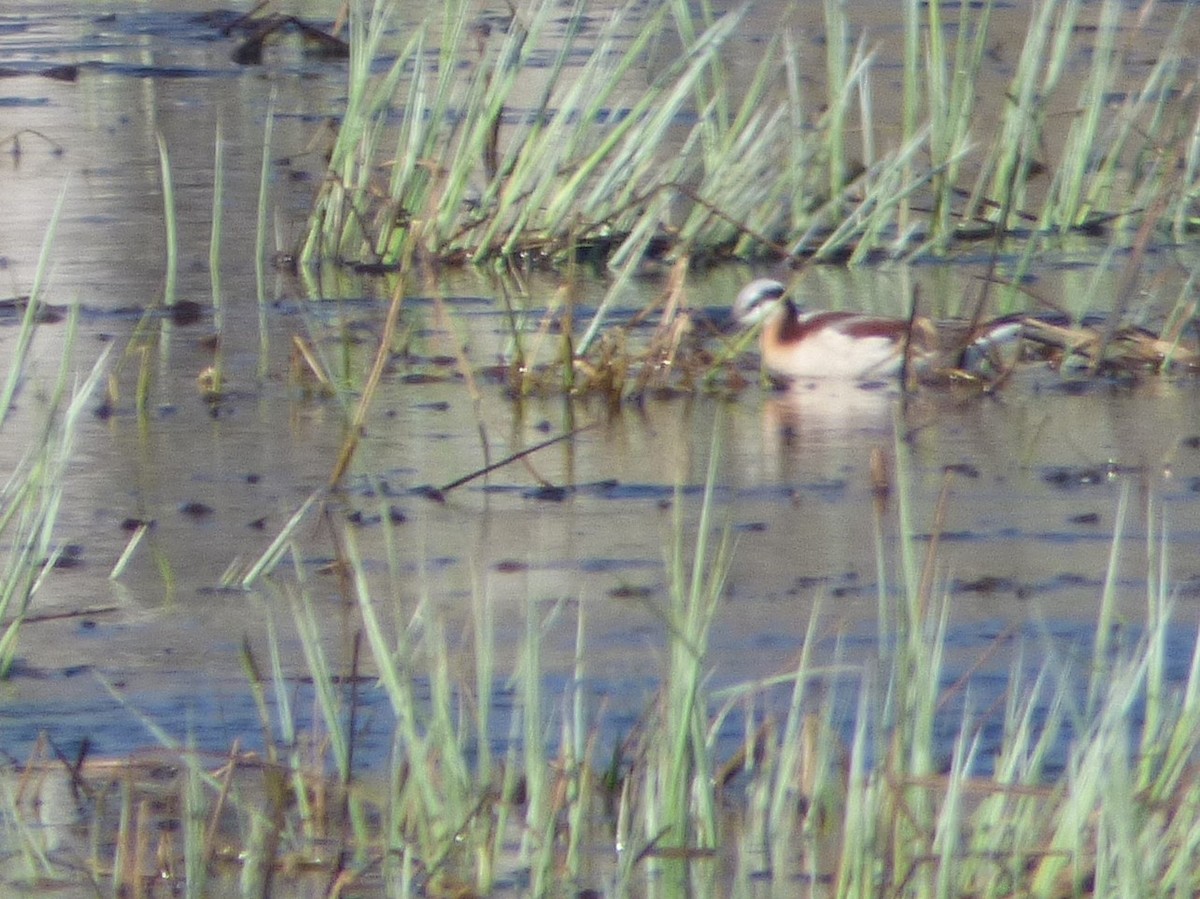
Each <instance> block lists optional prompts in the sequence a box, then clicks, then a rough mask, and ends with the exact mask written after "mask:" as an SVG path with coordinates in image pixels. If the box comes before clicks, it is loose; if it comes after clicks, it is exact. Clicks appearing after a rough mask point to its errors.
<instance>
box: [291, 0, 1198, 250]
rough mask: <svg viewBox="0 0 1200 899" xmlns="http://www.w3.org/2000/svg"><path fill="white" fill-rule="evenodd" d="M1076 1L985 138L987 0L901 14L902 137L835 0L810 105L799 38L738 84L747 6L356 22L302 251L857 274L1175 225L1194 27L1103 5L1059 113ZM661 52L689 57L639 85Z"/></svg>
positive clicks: (1027, 62) (529, 11)
mask: <svg viewBox="0 0 1200 899" xmlns="http://www.w3.org/2000/svg"><path fill="white" fill-rule="evenodd" d="M1080 10H1081V3H1080V2H1079V0H1050V2H1047V3H1043V4H1039V5H1038V6H1036V7H1034V8H1032V9H1031V11H1030V18H1029V25H1028V31H1027V34H1026V37H1025V41H1024V44H1023V51H1022V53H1021V55H1020V57H1019V59H1018V61H1017V63H1016V66H1015V70H1014V73H1013V75H1012V80H1011V82H1010V83H1009V84H1008V85H1007V87H1006V88H1005V90H1004V99H1001V98H998V97H993V98H991V99H992V100H993V101H996V100H999V101H1000V102H999V103H998V106H999V109H1000V116H999V123H998V126H997V125H996V124H995V122H994V121H993V119H994V117H995V112H994V111H993V110H992V108H991V107H989V106H987V104H984V103H982V102H981V99H980V97H979V89H978V88H979V85H980V84H981V83H982V81H983V79H981V77H980V75H981V72H982V70H983V65H984V60H985V59H986V56H987V54H988V52H989V44H990V34H991V32H990V30H989V29H990V27H991V22H992V13H993V10H992V5H991V4H990V3H987V4H983V5H982V6H981V7H964V8H962V9H961V10H959V11H958V13H957V20H956V21H954V22H951V21H948V20H947V19H946V18H945V17H946V12H945V10H943V9H941V8H940V7H937V6H936V5H933V6H930V5H928V4H917V3H905V4H904V5H903V7H902V13H901V14H902V16H903V19H904V38H903V45H902V50H901V53H902V60H903V72H904V76H903V92H904V104H903V111H902V114H901V122H900V125H899V131H898V133H896V134H893V133H890V132H886V131H883V130H882V127H883V126H881V124H880V122H879V117H878V116H877V115H876V110H875V106H874V103H875V101H874V96H875V84H876V82H877V80H878V79H879V78H880V77H890V76H880V75H879V74H877V73H876V71H875V67H876V52H875V49H874V48H873V47H872V46H871V45H870V44H869V43H868V42H867V41H866V40H858V42H857V43H854V40H855V38H854V36H853V35H852V34H851V29H850V27H849V25H848V22H847V19H846V12H845V9H844V8H843V4H841V3H835V2H829V3H826V4H825V5H824V14H825V34H826V35H827V40H826V41H825V43H824V51H823V52H824V53H825V66H824V78H825V92H824V96H821V97H819V98H818V97H809V96H808V95H807V94H806V92H805V90H804V89H803V87H802V85H803V83H804V79H803V77H802V75H801V72H800V71H799V69H798V65H799V63H798V62H797V57H798V56H799V54H800V53H801V52H802V49H801V47H800V45H799V44H798V42H797V39H796V37H795V36H794V35H792V34H791V33H790V32H788V31H787V30H786V29H785V30H782V31H781V32H779V33H778V34H776V35H773V36H772V37H771V38H770V40H769V42H768V44H767V45H766V46H765V47H763V48H762V63H761V64H760V65H759V66H758V68H757V70H756V72H755V73H754V75H753V76H752V77H751V78H750V79H749V81H748V82H747V83H746V84H745V85H739V86H734V85H732V84H731V79H730V77H729V75H728V71H727V67H726V60H725V56H724V54H726V53H727V51H728V48H729V45H730V43H731V41H733V40H734V39H735V38H736V37H737V34H738V29H739V27H740V23H741V20H742V17H743V16H744V15H745V14H746V10H745V8H740V9H739V10H737V11H734V12H731V13H728V14H726V15H723V16H719V17H718V16H716V15H715V14H713V12H712V10H711V9H710V8H709V7H708V6H707V5H704V4H702V5H701V6H700V7H698V8H697V7H695V6H693V5H690V4H685V3H668V4H662V5H661V6H659V7H657V8H656V11H654V12H653V13H650V14H647V13H646V12H645V10H642V9H640V8H639V7H637V6H636V5H635V6H630V7H624V8H621V9H619V10H617V11H615V12H614V13H613V14H612V16H611V17H610V19H609V20H608V21H607V22H605V23H603V24H601V25H600V26H599V31H598V33H597V34H594V35H590V34H585V32H584V29H583V22H584V16H583V8H582V6H581V5H579V4H577V5H575V6H574V7H572V8H571V9H570V11H569V12H568V14H567V15H566V16H565V18H564V17H563V15H562V10H561V8H560V7H558V6H556V5H554V4H551V3H547V2H545V0H534V2H531V3H530V4H529V5H528V6H526V7H523V8H521V9H519V10H515V9H514V10H513V14H512V16H511V17H505V18H504V19H503V20H499V21H491V20H487V21H483V20H480V21H472V20H471V18H470V14H471V13H470V9H469V7H468V6H467V5H466V4H464V3H461V2H459V3H455V4H451V6H449V7H448V8H447V9H446V10H445V15H444V16H443V18H442V23H441V27H440V31H439V30H438V29H437V28H436V27H435V26H434V25H433V24H430V23H426V24H424V25H418V26H417V27H416V28H415V29H413V30H412V32H411V36H410V37H408V38H407V40H406V41H405V42H404V44H403V46H402V47H400V48H399V50H398V51H397V50H396V49H395V48H394V47H392V45H391V43H392V41H393V38H392V33H393V31H392V29H393V23H394V9H393V8H392V6H391V5H390V4H389V3H386V2H378V3H375V4H373V5H371V6H370V9H369V10H368V9H366V8H365V7H363V8H362V9H360V8H359V6H356V7H355V8H354V11H353V12H352V15H351V33H352V34H351V41H350V47H351V60H350V68H349V95H348V99H347V107H346V111H345V114H344V116H343V119H342V122H341V125H340V128H339V131H338V135H337V138H336V141H335V143H334V146H333V149H332V152H331V158H330V162H329V167H328V172H327V177H326V180H325V182H324V184H323V186H322V188H321V190H320V192H319V194H318V196H317V198H316V201H315V203H314V206H313V210H312V214H311V217H310V220H309V224H308V229H307V235H306V238H305V240H304V246H303V250H302V252H301V253H300V256H299V258H300V260H301V261H302V263H303V264H306V265H311V264H316V263H319V262H322V261H336V262H353V263H361V264H367V265H369V266H372V267H373V266H383V267H389V266H393V265H395V264H396V263H397V261H398V260H399V259H400V258H401V256H402V248H403V245H404V243H405V241H406V239H408V238H409V237H410V236H412V235H416V236H417V243H418V245H419V252H420V253H421V254H423V256H424V257H425V258H428V259H430V260H436V261H441V262H463V261H472V262H483V261H486V260H493V259H516V258H521V259H530V258H533V259H539V260H543V261H545V262H548V263H550V264H552V265H562V264H566V263H568V262H569V261H571V260H572V259H578V258H587V259H591V260H594V261H598V262H602V263H603V264H605V265H606V266H608V267H609V268H610V269H611V270H613V271H615V272H622V271H623V270H624V269H625V268H626V267H627V266H628V265H631V264H635V263H640V262H641V261H642V260H644V259H645V258H646V257H647V256H666V257H671V258H687V257H693V258H703V259H711V258H714V257H717V258H722V257H737V258H752V257H761V256H783V257H809V256H812V257H815V258H817V259H820V260H826V261H836V260H852V261H864V260H867V259H871V258H874V257H875V256H877V255H878V254H881V253H884V254H899V255H913V254H921V253H927V252H941V251H945V250H946V249H948V248H950V247H951V246H953V245H954V244H955V243H956V242H957V241H958V240H960V239H973V240H974V239H979V238H980V237H981V236H982V237H989V238H1001V237H1014V236H1019V237H1023V238H1027V239H1030V240H1031V241H1032V242H1033V244H1034V245H1041V244H1042V243H1043V242H1044V241H1046V240H1050V239H1053V237H1054V236H1055V235H1059V234H1062V233H1064V232H1077V233H1083V234H1092V235H1094V234H1096V233H1099V232H1101V231H1103V230H1104V229H1105V228H1106V227H1108V226H1111V225H1120V226H1122V227H1123V226H1124V224H1125V223H1129V225H1130V230H1131V231H1132V230H1136V227H1137V226H1138V225H1139V224H1141V223H1142V222H1143V221H1144V220H1151V221H1152V222H1153V223H1154V225H1155V227H1156V228H1159V229H1160V230H1162V231H1163V233H1164V234H1165V233H1166V231H1165V230H1163V229H1165V228H1167V227H1173V228H1174V229H1175V230H1176V231H1177V232H1178V231H1179V230H1180V229H1181V228H1185V229H1186V228H1187V227H1188V223H1189V222H1190V221H1191V211H1190V205H1191V203H1192V202H1193V200H1192V198H1193V197H1194V196H1195V194H1196V190H1197V185H1196V183H1195V179H1194V178H1193V177H1192V176H1193V174H1194V171H1195V169H1196V166H1195V165H1193V164H1192V161H1193V160H1194V159H1195V158H1197V151H1196V148H1195V143H1196V134H1195V131H1194V129H1193V128H1191V125H1190V123H1191V122H1193V121H1194V120H1195V117H1196V114H1197V108H1196V105H1195V104H1196V98H1195V96H1194V92H1190V91H1187V90H1186V89H1185V88H1186V84H1185V82H1184V77H1185V76H1184V72H1183V67H1182V60H1183V59H1184V58H1185V56H1184V52H1183V41H1182V28H1183V23H1184V15H1182V14H1181V16H1180V18H1179V22H1178V24H1177V25H1176V27H1175V28H1174V29H1172V30H1170V31H1169V33H1168V34H1167V36H1166V38H1165V40H1160V39H1158V38H1156V37H1147V36H1145V35H1144V34H1143V30H1144V29H1147V28H1148V26H1147V25H1146V24H1145V22H1136V23H1134V24H1129V23H1128V19H1129V14H1128V11H1127V10H1126V9H1125V8H1124V4H1122V3H1120V2H1119V0H1106V2H1105V3H1104V4H1103V5H1102V7H1101V9H1100V10H1099V14H1098V22H1097V24H1096V27H1095V29H1094V45H1093V47H1092V52H1091V53H1090V54H1089V55H1088V57H1087V62H1086V65H1087V67H1088V70H1087V73H1086V76H1085V77H1084V78H1083V79H1082V81H1080V82H1079V84H1080V87H1079V88H1078V94H1077V96H1075V97H1070V98H1066V97H1064V96H1063V94H1064V93H1065V91H1067V90H1069V88H1068V87H1066V86H1065V85H1068V84H1072V83H1075V82H1074V81H1072V80H1071V79H1068V78H1067V77H1065V73H1067V71H1068V70H1069V69H1077V68H1078V66H1079V64H1080V63H1079V61H1078V60H1079V53H1078V49H1079V34H1080V31H1079V30H1078V28H1077V27H1076V26H1077V23H1078V21H1079V18H1080V14H1081V12H1080ZM951 25H953V26H956V33H957V38H956V39H954V40H953V41H951V40H948V39H947V32H948V31H949V29H950V26H951ZM631 31H632V32H633V33H632V35H631V34H630V32H631ZM1147 34H1148V32H1147ZM1134 40H1146V41H1153V43H1154V44H1155V46H1156V47H1157V48H1158V53H1157V62H1156V64H1155V65H1153V66H1152V67H1150V68H1149V69H1148V71H1146V73H1145V74H1144V76H1143V75H1142V74H1141V73H1140V72H1137V71H1135V70H1134V69H1133V68H1132V66H1131V64H1130V63H1129V62H1127V61H1126V56H1127V55H1128V54H1127V50H1128V47H1129V45H1130V44H1131V43H1132V42H1133V41H1134ZM653 42H666V43H671V42H678V43H679V45H680V47H681V50H680V52H678V53H677V54H676V55H675V56H674V58H673V59H672V61H671V62H670V64H668V65H665V66H664V67H663V68H662V70H661V71H658V72H647V71H646V70H645V58H646V54H647V53H648V51H649V50H650V49H652V48H653V47H654V46H655V44H654V43H653ZM435 45H436V50H435V49H434V46H435ZM393 54H394V55H393ZM385 63H386V64H385ZM381 65H382V66H383V68H382V69H381ZM997 93H999V89H998V90H997ZM1122 98H1123V99H1122ZM818 99H819V101H820V107H819V108H818V106H817V102H816V101H817V100H818ZM1064 108H1065V109H1066V110H1067V111H1066V112H1060V111H1059V110H1061V109H1064ZM1048 129H1053V131H1054V132H1055V133H1056V134H1057V133H1063V134H1065V135H1066V139H1065V141H1063V142H1062V146H1061V147H1058V146H1056V145H1055V146H1052V147H1051V148H1050V150H1049V151H1048V150H1047V143H1048V141H1047V134H1048ZM1047 152H1052V153H1053V154H1054V155H1053V156H1052V157H1049V158H1048V157H1047V155H1046V154H1047ZM1043 173H1046V174H1047V177H1043ZM1047 178H1048V180H1047ZM1047 184H1048V187H1047Z"/></svg>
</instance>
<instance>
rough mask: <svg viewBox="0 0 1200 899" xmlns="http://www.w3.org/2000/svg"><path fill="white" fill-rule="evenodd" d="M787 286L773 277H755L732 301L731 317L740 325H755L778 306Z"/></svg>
mask: <svg viewBox="0 0 1200 899" xmlns="http://www.w3.org/2000/svg"><path fill="white" fill-rule="evenodd" d="M786 292H787V288H786V287H784V286H783V285H782V284H781V283H779V282H778V281H776V280H775V279H774V278H756V279H755V280H753V281H751V282H750V283H749V284H747V285H746V286H745V287H743V288H742V289H741V290H740V291H738V295H737V299H736V300H734V301H733V317H734V319H735V320H736V321H737V322H738V324H741V325H746V326H750V325H757V324H758V323H759V322H761V321H763V320H764V319H766V318H767V316H769V315H770V314H771V313H772V312H774V311H775V310H776V309H778V308H779V303H780V301H781V300H782V299H783V295H784V294H785V293H786Z"/></svg>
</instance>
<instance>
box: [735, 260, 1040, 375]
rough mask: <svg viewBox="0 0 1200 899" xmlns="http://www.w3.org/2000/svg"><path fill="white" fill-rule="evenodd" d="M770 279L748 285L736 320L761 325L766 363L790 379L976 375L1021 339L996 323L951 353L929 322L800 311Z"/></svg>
mask: <svg viewBox="0 0 1200 899" xmlns="http://www.w3.org/2000/svg"><path fill="white" fill-rule="evenodd" d="M786 294H787V291H786V288H785V287H784V286H783V284H781V283H780V282H778V281H775V280H773V279H771V278H759V279H757V280H754V281H751V282H750V283H749V284H747V285H746V286H745V287H743V288H742V289H741V291H740V292H739V293H738V295H737V299H736V300H735V301H734V304H733V316H734V318H735V319H736V320H737V321H738V322H739V323H740V324H742V325H743V326H753V325H757V324H759V323H761V324H762V331H761V334H760V342H761V345H762V354H763V364H764V365H765V366H766V367H767V370H768V371H770V372H771V373H772V374H775V375H778V376H780V377H783V378H787V379H789V380H797V379H804V378H833V379H841V380H847V381H874V380H885V379H887V378H891V377H895V376H896V375H898V374H900V372H901V371H902V370H904V369H905V362H906V361H907V369H908V370H909V371H914V372H916V373H918V374H920V373H922V372H928V371H929V370H931V369H932V368H935V367H937V366H938V365H941V366H942V367H944V368H964V369H967V370H971V371H973V370H975V369H976V368H978V367H981V366H982V365H983V364H984V363H985V362H986V359H987V356H988V354H989V351H990V349H991V348H992V347H994V346H997V345H999V344H1001V343H1004V342H1007V341H1010V340H1014V339H1016V338H1018V337H1019V336H1020V333H1021V323H1020V320H1019V319H1015V318H1010V319H998V320H996V321H995V322H989V323H987V324H985V325H983V326H982V327H980V328H978V329H976V331H975V332H974V333H973V334H971V335H968V336H967V339H966V340H963V341H961V342H960V343H959V345H958V346H957V347H954V348H953V350H954V353H953V355H954V356H957V357H958V358H949V359H948V358H947V357H948V355H949V354H948V348H947V347H946V346H944V342H943V341H942V340H941V335H940V334H939V331H938V328H937V326H936V325H935V324H934V323H933V321H931V320H930V319H928V318H924V317H923V316H914V317H913V318H912V319H902V318H887V317H882V316H876V315H868V314H865V313H861V312H822V311H812V312H809V311H805V310H803V309H801V308H799V307H798V306H796V304H795V303H793V302H792V300H791V299H790V298H789V297H788V296H787V295H786Z"/></svg>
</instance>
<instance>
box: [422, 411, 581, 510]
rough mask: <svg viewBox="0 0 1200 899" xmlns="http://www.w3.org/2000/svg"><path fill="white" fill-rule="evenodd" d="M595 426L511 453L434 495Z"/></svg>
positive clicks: (436, 489)
mask: <svg viewBox="0 0 1200 899" xmlns="http://www.w3.org/2000/svg"><path fill="white" fill-rule="evenodd" d="M596 424H597V422H592V423H591V424H590V425H584V426H583V427H581V428H575V429H574V430H572V431H567V432H566V433H565V434H559V435H558V436H557V437H551V438H550V439H549V440H543V441H542V442H541V443H536V444H534V445H533V446H530V447H527V448H526V449H523V450H521V451H520V452H519V453H513V454H512V455H511V456H505V457H504V458H503V459H500V460H499V461H497V462H493V463H492V464H491V465H485V466H484V467H483V468H480V469H479V470H478V471H473V472H471V473H470V474H468V475H464V476H463V477H461V478H459V479H458V480H457V481H451V482H450V483H449V484H446V485H445V486H444V487H435V488H434V491H435V495H436V496H439V497H440V496H441V495H442V494H445V493H449V492H450V491H451V490H453V489H454V488H455V487H461V486H462V485H463V484H466V483H467V482H468V481H473V480H475V479H476V478H480V477H483V476H484V475H485V474H490V473H491V472H493V471H495V470H496V469H497V468H503V467H504V466H505V465H508V464H509V463H510V462H516V461H517V460H518V459H523V458H525V457H526V456H528V455H530V454H531V453H536V452H537V451H538V450H543V449H545V448H546V447H548V446H553V445H554V444H556V443H561V442H562V441H564V440H570V439H571V438H572V437H574V436H576V435H577V434H582V433H583V432H584V431H590V430H591V429H592V428H594V427H596Z"/></svg>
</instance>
